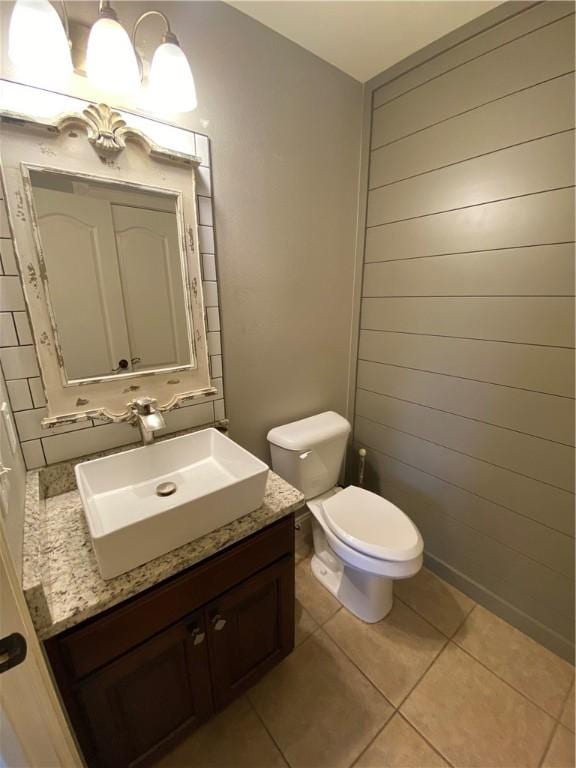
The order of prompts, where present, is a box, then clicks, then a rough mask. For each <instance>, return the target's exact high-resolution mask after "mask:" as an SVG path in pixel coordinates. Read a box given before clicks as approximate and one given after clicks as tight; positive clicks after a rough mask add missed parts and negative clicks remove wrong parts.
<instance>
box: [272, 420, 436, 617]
mask: <svg viewBox="0 0 576 768" xmlns="http://www.w3.org/2000/svg"><path fill="white" fill-rule="evenodd" d="M349 435H350V424H349V423H348V421H346V419H344V418H343V417H342V416H339V415H338V414H337V413H334V412H333V411H328V412H326V413H320V414H318V415H317V416H311V417H310V418H308V419H302V420H301V421H294V422H292V423H291V424H285V425H284V426H282V427H276V428H275V429H272V430H270V432H269V433H268V442H269V443H270V450H271V454H272V467H273V469H274V471H275V472H277V473H278V474H279V475H280V476H281V477H283V478H284V479H285V480H287V481H288V482H289V483H291V484H292V485H294V486H295V487H296V488H298V489H299V490H300V491H302V493H303V494H304V495H305V497H306V499H307V505H308V508H309V509H310V511H311V512H312V515H313V520H312V525H313V533H314V556H313V557H312V571H313V573H314V575H315V576H316V578H317V579H318V581H320V582H321V583H322V584H323V585H324V586H325V587H326V589H328V590H329V591H330V592H332V594H333V595H334V596H335V597H337V598H338V600H339V601H340V602H341V603H342V605H344V606H345V607H346V608H348V610H349V611H351V612H352V613H354V614H355V615H356V616H358V618H360V619H362V620H363V621H366V622H369V623H372V622H376V621H380V619H382V618H384V616H386V614H387V613H388V612H389V611H390V610H391V608H392V602H393V581H394V580H395V579H405V578H408V577H409V576H414V575H415V574H416V573H418V571H419V570H420V568H421V567H422V551H423V548H424V547H423V542H422V537H421V536H420V532H419V531H418V529H417V528H416V526H415V525H414V523H413V522H412V521H411V520H410V518H409V517H407V515H405V514H404V512H402V510H401V509H399V508H398V507H396V506H395V505H394V504H392V503H391V502H389V501H386V499H383V498H382V497H381V496H378V495H377V494H375V493H371V492H370V491H367V490H364V489H363V488H358V487H357V486H354V485H351V486H349V487H348V488H344V489H343V488H340V487H339V486H337V485H336V483H337V482H338V478H339V476H340V472H341V470H342V465H343V462H344V457H345V454H346V445H347V442H348V437H349Z"/></svg>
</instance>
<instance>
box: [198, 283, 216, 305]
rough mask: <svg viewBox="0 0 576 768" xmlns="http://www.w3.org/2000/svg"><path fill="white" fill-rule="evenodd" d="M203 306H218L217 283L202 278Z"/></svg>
mask: <svg viewBox="0 0 576 768" xmlns="http://www.w3.org/2000/svg"><path fill="white" fill-rule="evenodd" d="M202 292H203V295H204V306H205V307H217V306H218V283H216V282H214V281H212V280H204V282H203V283H202Z"/></svg>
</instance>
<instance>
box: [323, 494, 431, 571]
mask: <svg viewBox="0 0 576 768" xmlns="http://www.w3.org/2000/svg"><path fill="white" fill-rule="evenodd" d="M322 508H323V510H324V516H325V519H326V522H327V523H328V525H329V526H330V528H331V529H332V531H333V532H334V533H335V534H336V536H338V538H339V539H341V540H342V541H343V542H345V543H346V544H348V545H349V546H350V547H352V548H353V549H356V550H358V551H359V552H363V553H364V554H366V555H370V556H372V557H378V558H380V559H381V560H412V559H413V558H415V557H419V556H420V555H421V554H422V549H423V544H422V537H421V536H420V533H419V531H418V529H417V528H416V526H415V525H414V523H413V522H412V521H411V520H410V518H409V517H407V516H406V515H405V514H404V512H402V510H401V509H399V508H398V507H397V506H395V505H394V504H392V503H391V502H390V501H386V499H383V498H382V496H378V495H377V494H375V493H371V492H370V491H366V490H365V489H364V488H357V487H356V486H354V485H351V486H349V487H348V488H345V489H344V490H343V491H340V493H337V494H336V495H335V496H331V497H330V498H329V499H326V501H324V502H323V503H322Z"/></svg>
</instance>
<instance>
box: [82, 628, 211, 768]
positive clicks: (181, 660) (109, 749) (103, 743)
mask: <svg viewBox="0 0 576 768" xmlns="http://www.w3.org/2000/svg"><path fill="white" fill-rule="evenodd" d="M79 697H80V700H81V703H82V705H83V707H84V708H85V710H86V721H87V722H88V723H89V728H90V732H91V736H92V739H93V741H94V746H95V748H96V752H97V755H98V764H101V765H104V766H110V768H120V767H121V766H122V767H124V766H133V765H137V764H139V763H140V761H142V760H144V758H147V757H150V756H151V754H152V753H153V752H154V750H156V749H158V748H159V747H164V746H168V744H169V743H170V742H171V740H172V739H173V738H177V737H178V735H179V734H180V732H181V731H183V730H186V729H188V728H190V727H191V726H193V725H195V724H199V723H200V722H202V721H203V720H204V719H206V718H207V717H208V716H209V715H210V714H211V712H212V700H211V692H210V674H209V671H208V653H207V644H206V640H205V626H204V623H203V616H202V614H200V613H199V614H195V615H193V616H190V617H189V618H187V619H186V620H184V621H182V622H179V623H178V624H175V625H174V626H172V627H170V628H169V629H166V630H165V631H164V632H162V633H161V634H159V635H156V636H155V637H154V638H152V639H151V640H149V641H148V642H146V643H144V644H143V645H140V646H138V647H137V648H135V649H134V650H132V651H130V652H129V653H127V654H125V655H124V656H121V657H120V658H119V659H117V660H116V661H114V662H112V663H111V664H109V665H108V666H106V667H104V668H103V669H101V670H100V671H98V672H96V673H94V674H93V675H92V676H90V677H89V678H87V679H86V680H85V681H84V682H83V683H81V684H80V688H79Z"/></svg>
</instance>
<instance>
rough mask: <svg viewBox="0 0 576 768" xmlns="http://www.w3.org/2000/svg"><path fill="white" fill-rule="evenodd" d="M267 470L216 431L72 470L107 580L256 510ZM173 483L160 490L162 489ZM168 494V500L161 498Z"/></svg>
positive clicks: (145, 447) (190, 435) (98, 558)
mask: <svg viewBox="0 0 576 768" xmlns="http://www.w3.org/2000/svg"><path fill="white" fill-rule="evenodd" d="M267 477H268V467H267V465H266V464H264V462H262V461H260V459H257V458H256V457H255V456H252V454H251V453H248V451H246V450H244V448H241V447H240V446H239V445H237V444H236V443H235V442H233V441H232V440H230V438H228V437H226V436H225V435H223V434H222V433H221V432H218V430H216V429H204V430H202V431H200V432H193V433H191V434H189V435H183V436H182V437H175V438H173V439H171V440H165V441H163V442H160V443H154V444H153V445H147V446H144V447H142V448H135V449H134V450H131V451H125V452H124V453H118V454H115V455H113V456H106V457H104V458H102V459H94V460H93V461H86V462H84V463H82V464H78V465H77V466H76V482H77V485H78V490H79V491H80V496H81V498H82V503H83V505H84V511H85V514H86V520H87V521H88V528H89V530H90V536H91V537H92V543H93V545H94V551H95V553H96V559H97V561H98V565H99V567H100V572H101V574H102V577H103V578H104V579H111V578H113V577H114V576H118V575H120V574H121V573H125V572H126V571H129V570H131V569H132V568H136V566H138V565H142V564H143V563H147V562H148V561H149V560H153V559H154V558H155V557H159V556H160V555H164V554H166V552H170V551H171V550H172V549H176V548H177V547H181V546H182V545H183V544H187V543H188V542H190V541H193V540H194V539H197V538H199V537H200V536H204V535H205V534H207V533H210V531H213V530H215V529H216V528H219V527H220V526H222V525H226V524H227V523H231V522H232V521H233V520H236V519H237V518H239V517H242V516H243V515H247V514H248V513H249V512H252V511H253V510H255V509H257V508H258V507H259V506H260V505H261V504H262V500H263V498H264V491H265V488H266V480H267ZM163 483H164V484H173V485H175V486H176V489H175V490H173V486H169V487H167V488H166V487H164V489H163V488H162V487H161V488H159V486H161V485H162V484H163ZM162 490H164V491H170V490H173V492H172V493H170V495H166V496H162V495H159V493H160V492H161V491H162Z"/></svg>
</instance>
